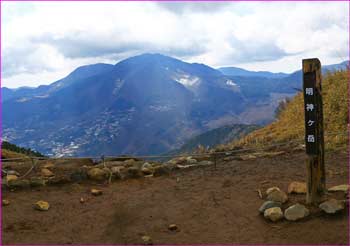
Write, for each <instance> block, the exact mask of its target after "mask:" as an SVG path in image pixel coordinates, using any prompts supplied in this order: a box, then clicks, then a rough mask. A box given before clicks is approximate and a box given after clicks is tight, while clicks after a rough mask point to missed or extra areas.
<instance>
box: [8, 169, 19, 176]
mask: <svg viewBox="0 0 350 246" xmlns="http://www.w3.org/2000/svg"><path fill="white" fill-rule="evenodd" d="M6 174H7V175H16V176H20V174H19V173H18V172H17V171H15V170H6Z"/></svg>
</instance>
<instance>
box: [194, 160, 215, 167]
mask: <svg viewBox="0 0 350 246" xmlns="http://www.w3.org/2000/svg"><path fill="white" fill-rule="evenodd" d="M213 164H214V162H213V161H200V162H199V163H198V166H209V165H213Z"/></svg>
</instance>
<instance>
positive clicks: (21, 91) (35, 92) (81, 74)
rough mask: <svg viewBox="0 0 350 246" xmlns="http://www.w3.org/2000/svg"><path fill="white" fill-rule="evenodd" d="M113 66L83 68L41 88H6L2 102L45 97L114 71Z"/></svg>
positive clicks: (100, 65)
mask: <svg viewBox="0 0 350 246" xmlns="http://www.w3.org/2000/svg"><path fill="white" fill-rule="evenodd" d="M113 67H114V66H113V65H110V64H104V63H98V64H93V65H87V66H81V67H79V68H77V69H75V70H74V71H73V72H71V73H70V74H69V75H68V76H67V77H65V78H63V79H60V80H58V81H56V82H54V83H52V84H50V85H41V86H39V87H36V88H34V87H20V88H17V89H9V88H6V87H3V88H1V90H2V102H5V101H6V100H9V99H15V98H22V100H24V98H26V97H34V96H37V97H44V96H45V95H47V94H48V93H52V92H54V91H57V90H59V89H62V88H64V87H66V86H69V85H70V84H71V83H74V81H76V80H81V79H86V78H88V77H91V76H94V75H97V74H101V73H105V72H108V71H110V70H111V69H113Z"/></svg>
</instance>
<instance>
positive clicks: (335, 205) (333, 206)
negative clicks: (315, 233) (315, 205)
mask: <svg viewBox="0 0 350 246" xmlns="http://www.w3.org/2000/svg"><path fill="white" fill-rule="evenodd" d="M319 208H320V209H322V210H323V211H324V212H326V213H327V214H335V213H337V212H339V211H341V210H343V209H344V203H343V202H342V201H338V200H336V199H329V200H328V201H325V202H323V203H321V204H320V205H319Z"/></svg>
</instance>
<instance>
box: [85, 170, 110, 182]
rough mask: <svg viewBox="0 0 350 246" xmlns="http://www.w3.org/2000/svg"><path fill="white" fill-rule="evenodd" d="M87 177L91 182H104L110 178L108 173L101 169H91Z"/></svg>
mask: <svg viewBox="0 0 350 246" xmlns="http://www.w3.org/2000/svg"><path fill="white" fill-rule="evenodd" d="M87 176H88V177H89V179H91V180H95V181H103V180H106V179H107V178H108V173H107V172H106V171H104V170H102V169H100V168H91V169H90V170H89V171H88V172H87Z"/></svg>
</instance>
